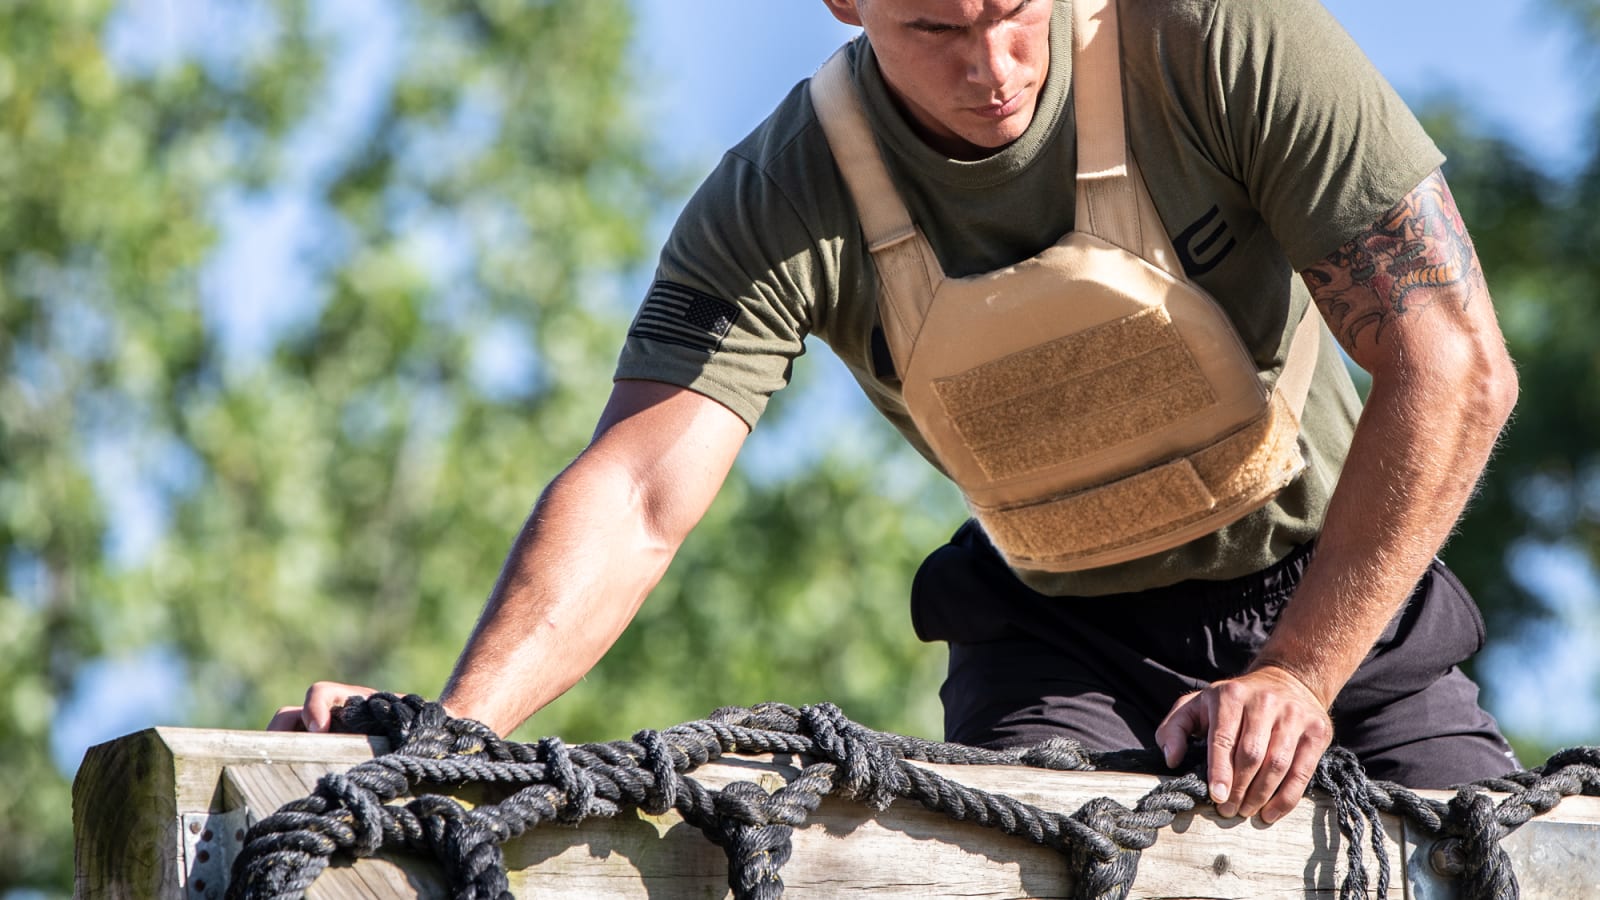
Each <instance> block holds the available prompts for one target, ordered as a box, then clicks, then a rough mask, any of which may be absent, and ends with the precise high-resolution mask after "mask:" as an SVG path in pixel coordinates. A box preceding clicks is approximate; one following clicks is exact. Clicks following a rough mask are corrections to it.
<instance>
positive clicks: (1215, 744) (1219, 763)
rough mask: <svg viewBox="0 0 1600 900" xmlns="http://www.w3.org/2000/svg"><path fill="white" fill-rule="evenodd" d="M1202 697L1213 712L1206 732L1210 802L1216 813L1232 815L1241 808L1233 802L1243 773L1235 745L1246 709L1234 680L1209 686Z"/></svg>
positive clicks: (1236, 745)
mask: <svg viewBox="0 0 1600 900" xmlns="http://www.w3.org/2000/svg"><path fill="white" fill-rule="evenodd" d="M1201 697H1202V698H1204V700H1205V702H1206V703H1207V704H1208V705H1209V706H1210V712H1211V731H1210V732H1209V733H1208V734H1207V735H1206V759H1207V766H1208V769H1209V772H1208V773H1207V782H1208V783H1209V784H1210V786H1211V801H1212V802H1213V803H1215V804H1217V812H1220V813H1222V814H1223V815H1225V816H1231V815H1233V813H1234V810H1235V809H1237V808H1238V804H1237V803H1236V802H1234V797H1235V793H1236V792H1235V790H1234V786H1235V785H1236V784H1238V782H1239V778H1240V773H1239V772H1237V771H1236V766H1237V762H1238V758H1237V756H1236V754H1235V748H1237V747H1238V746H1239V743H1240V734H1239V730H1240V728H1241V726H1242V725H1243V724H1244V708H1243V706H1242V705H1241V703H1240V702H1239V697H1238V685H1236V684H1235V683H1234V682H1231V681H1230V682H1224V683H1223V684H1222V685H1220V686H1217V687H1212V688H1208V689H1207V690H1206V692H1205V693H1204V694H1202V695H1201ZM1247 775H1248V773H1247ZM1244 780H1245V781H1248V780H1249V778H1248V777H1245V779H1244Z"/></svg>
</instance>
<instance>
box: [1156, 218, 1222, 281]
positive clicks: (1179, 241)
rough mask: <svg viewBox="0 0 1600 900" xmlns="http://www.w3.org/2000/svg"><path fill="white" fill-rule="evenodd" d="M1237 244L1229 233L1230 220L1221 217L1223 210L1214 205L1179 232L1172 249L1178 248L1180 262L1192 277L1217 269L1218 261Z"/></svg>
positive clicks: (1186, 272)
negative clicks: (1226, 220) (1228, 221)
mask: <svg viewBox="0 0 1600 900" xmlns="http://www.w3.org/2000/svg"><path fill="white" fill-rule="evenodd" d="M1236 246H1238V242H1237V241H1235V240H1234V239H1233V236H1232V235H1230V234H1228V223H1227V222H1225V221H1223V219H1222V210H1220V209H1218V208H1217V207H1216V206H1215V205H1213V206H1212V207H1211V208H1210V209H1208V210H1206V214H1205V215H1203V216H1201V217H1200V218H1199V219H1197V220H1196V221H1195V223H1194V224H1193V225H1190V226H1189V227H1188V228H1185V229H1184V230H1183V231H1181V232H1179V233H1178V237H1177V238H1176V239H1175V240H1174V241H1173V242H1172V248H1173V249H1174V250H1176V251H1178V261H1179V262H1181V263H1183V272H1184V274H1185V275H1188V276H1189V277H1190V278H1199V277H1200V276H1201V275H1204V274H1205V273H1207V272H1209V271H1211V270H1212V269H1215V268H1216V267H1217V264H1218V263H1220V262H1222V260H1223V259H1224V258H1225V257H1227V255H1228V254H1229V253H1230V252H1232V250H1233V248H1234V247H1236Z"/></svg>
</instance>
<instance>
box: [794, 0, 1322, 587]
mask: <svg viewBox="0 0 1600 900" xmlns="http://www.w3.org/2000/svg"><path fill="white" fill-rule="evenodd" d="M1073 58H1074V62H1073V81H1074V89H1073V108H1074V110H1075V113H1076V116H1077V134H1078V172H1077V207H1076V220H1075V221H1076V223H1077V226H1076V227H1077V229H1078V230H1074V231H1072V232H1069V233H1068V234H1066V235H1065V236H1064V237H1062V238H1061V240H1060V241H1058V242H1056V244H1055V245H1053V246H1051V247H1050V248H1048V249H1046V250H1045V251H1044V252H1042V253H1040V254H1039V255H1038V256H1035V257H1033V258H1032V259H1028V260H1025V261H1023V262H1021V263H1018V264H1016V265H1013V266H1009V267H1007V268H1004V269H1000V270H998V271H994V272H989V273H986V274H980V275H972V276H968V277H965V278H950V277H948V276H946V275H945V273H944V270H943V269H942V268H941V267H940V265H939V261H938V259H937V258H936V257H935V256H934V253H933V248H932V247H931V246H930V245H929V243H928V240H927V238H926V237H925V236H924V235H923V233H922V231H921V229H919V228H917V226H916V224H915V223H914V222H912V221H911V215H910V213H909V212H908V211H907V210H906V207H905V204H904V203H903V202H901V200H900V197H899V195H898V193H897V192H896V191H895V188H894V185H893V183H892V182H891V181H890V177H889V172H888V169H887V168H886V167H885V166H884V163H883V158H882V157H881V156H880V155H879V151H878V146H877V141H876V138H875V137H874V136H873V133H872V129H871V127H870V125H869V124H868V123H867V119H866V115H865V113H864V112H863V110H862V106H861V100H860V97H859V96H858V94H857V92H856V88H855V85H854V84H853V82H852V80H851V77H850V72H849V64H848V62H847V61H846V59H845V56H844V52H843V51H842V50H841V51H840V52H838V53H836V54H834V56H833V57H832V58H830V59H829V60H828V62H827V63H825V64H824V65H823V67H822V68H821V70H819V71H818V73H817V75H816V76H815V77H814V78H813V79H812V81H811V95H812V100H813V103H814V105H815V106H816V109H817V116H818V118H819V120H820V121H821V123H822V126H823V130H824V132H825V133H826V134H827V138H828V145H829V147H830V148H831V149H832V151H833V155H834V158H835V159H836V160H837V162H838V165H839V168H840V170H841V172H842V173H843V175H844V179H845V182H846V184H847V185H849V189H850V194H851V196H852V197H853V198H854V200H855V204H856V207H857V211H858V213H859V215H860V218H861V228H862V231H863V233H864V235H865V237H866V240H867V246H868V248H869V250H870V251H871V253H872V258H873V261H874V263H875V265H876V266H877V270H878V277H879V281H880V283H881V295H880V297H879V301H878V307H879V316H880V317H881V319H882V322H883V330H884V336H885V338H886V339H887V342H888V345H889V351H890V354H891V356H892V357H893V359H894V363H895V369H896V371H897V372H898V373H899V374H900V376H901V383H902V390H903V395H904V400H905V404H906V408H907V410H908V411H909V413H910V415H911V419H912V421H913V422H914V423H915V425H916V427H917V430H918V431H919V432H920V433H921V435H922V436H923V438H924V439H925V440H926V442H927V444H928V445H929V447H930V448H931V449H932V451H933V453H934V455H935V457H936V458H937V459H938V461H939V463H940V464H941V465H942V466H943V468H944V470H945V472H946V473H947V474H948V475H949V476H950V477H951V479H953V480H954V481H955V483H956V484H957V485H958V486H959V487H960V488H961V490H962V492H963V493H964V494H965V495H966V498H967V502H968V505H969V506H970V507H971V508H972V510H973V513H974V514H975V516H976V517H977V519H978V521H979V522H980V523H981V524H982V526H983V528H984V531H985V532H987V533H988V535H989V538H990V540H992V541H993V542H994V545H995V546H996V547H997V548H998V549H999V550H1000V552H1001V553H1002V554H1003V555H1004V556H1005V558H1006V560H1007V561H1008V562H1009V563H1010V564H1011V565H1012V566H1013V567H1016V568H1023V569H1034V570H1043V571H1054V572H1071V571H1076V570H1080V569H1088V568H1094V567H1097V566H1105V565H1111V564H1113V563H1119V562H1125V561H1127V560H1130V559H1136V558H1138V557H1141V556H1147V555H1149V554H1152V553H1156V552H1159V551H1162V550H1167V549H1170V548H1172V547H1176V546H1178V545H1179V544H1183V543H1185V542H1187V541H1191V540H1194V539H1195V538H1198V537H1201V536H1203V535H1206V534H1210V533H1211V532H1213V531H1216V530H1217V529H1219V528H1221V527H1222V526H1224V525H1227V524H1228V523H1230V522H1233V521H1235V520H1236V519H1239V518H1240V517H1242V516H1244V515H1246V514H1247V513H1250V512H1251V511H1253V510H1256V509H1258V508H1260V507H1261V506H1263V505H1265V504H1266V503H1267V502H1268V501H1270V500H1271V499H1272V497H1273V496H1274V495H1276V494H1277V493H1278V492H1279V491H1280V490H1282V489H1283V488H1284V487H1285V486H1286V485H1288V484H1289V483H1290V482H1291V481H1293V480H1294V479H1295V477H1296V476H1298V475H1299V474H1300V472H1301V471H1302V470H1303V469H1304V467H1305V462H1304V459H1303V457H1302V456H1301V451H1300V446H1299V440H1298V438H1299V431H1300V422H1299V420H1300V414H1301V410H1302V408H1303V407H1304V404H1305V398H1306V393H1307V391H1308V390H1309V387H1310V382H1311V375H1312V371H1313V370H1314V369H1315V367H1316V356H1317V344H1318V342H1319V340H1320V334H1319V332H1320V330H1321V328H1320V322H1319V319H1318V317H1315V316H1308V317H1307V319H1306V321H1304V323H1303V324H1304V325H1306V326H1308V327H1296V329H1295V336H1294V339H1293V340H1292V342H1291V346H1290V350H1289V354H1288V358H1287V360H1286V362H1285V365H1284V369H1283V372H1282V374H1281V376H1280V377H1279V378H1278V379H1277V381H1276V387H1275V388H1274V389H1273V390H1271V391H1270V392H1269V391H1268V390H1267V389H1266V388H1265V387H1263V385H1262V381H1261V378H1260V377H1259V375H1258V373H1257V371H1256V367H1255V364H1254V363H1253V362H1252V360H1251V357H1250V354H1249V352H1248V351H1247V350H1246V349H1245V346H1244V343H1243V341H1242V340H1241V338H1240V337H1239V334H1238V332H1237V331H1235V330H1234V328H1233V326H1232V324H1231V323H1230V322H1229V321H1228V317H1227V315H1226V314H1225V313H1224V312H1223V311H1222V309H1221V307H1220V306H1218V305H1217V303H1216V301H1215V300H1213V299H1212V298H1211V297H1210V295H1208V294H1207V293H1206V292H1205V291H1204V290H1203V289H1201V288H1200V287H1199V285H1196V284H1194V283H1193V282H1190V281H1189V280H1188V279H1187V278H1186V277H1185V276H1184V274H1183V270H1182V268H1181V266H1179V265H1178V263H1177V261H1176V259H1177V257H1176V254H1175V253H1174V252H1173V249H1172V244H1171V242H1170V240H1169V239H1168V237H1167V234H1166V231H1165V229H1164V227H1163V226H1162V224H1161V219H1160V216H1159V214H1158V213H1157V212H1156V209H1155V205H1154V203H1153V202H1152V201H1151V199H1150V192H1149V190H1148V189H1147V188H1146V187H1145V184H1144V179H1143V177H1141V176H1140V174H1139V171H1138V169H1137V167H1136V166H1135V164H1134V160H1133V158H1132V155H1131V153H1130V152H1129V150H1128V147H1127V138H1126V133H1125V131H1124V125H1123V104H1122V79H1121V58H1120V50H1119V48H1118V43H1117V8H1116V4H1115V3H1114V2H1108V0H1078V2H1074V3H1073Z"/></svg>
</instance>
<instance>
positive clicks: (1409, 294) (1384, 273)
mask: <svg viewBox="0 0 1600 900" xmlns="http://www.w3.org/2000/svg"><path fill="white" fill-rule="evenodd" d="M1302 274H1303V275H1304V277H1305V279H1306V283H1307V284H1308V285H1309V286H1310V287H1311V294H1312V296H1313V297H1315V298H1316V301H1317V304H1318V305H1319V306H1320V307H1321V308H1322V311H1323V315H1324V316H1326V317H1327V319H1328V325H1329V327H1330V328H1332V329H1333V333H1334V335H1335V336H1336V337H1338V338H1339V342H1340V343H1341V344H1343V345H1344V346H1345V348H1346V349H1347V350H1352V351H1353V350H1354V348H1355V347H1356V345H1357V340H1358V339H1359V338H1361V336H1362V335H1363V334H1365V333H1367V332H1369V331H1370V332H1371V335H1372V340H1373V342H1374V343H1381V342H1382V341H1383V338H1384V335H1385V333H1386V332H1388V331H1389V329H1390V328H1391V327H1393V326H1395V325H1397V324H1398V323H1399V321H1400V320H1401V319H1402V318H1406V317H1408V316H1409V317H1413V318H1414V317H1416V316H1419V315H1421V311H1422V310H1424V309H1427V308H1428V307H1430V306H1434V305H1436V304H1456V305H1458V306H1459V308H1460V309H1463V310H1464V309H1466V308H1467V306H1468V304H1469V303H1471V302H1472V301H1473V300H1474V299H1475V298H1477V297H1479V296H1485V297H1486V296H1487V294H1488V286H1487V285H1486V284H1485V283H1484V280H1483V270H1482V268H1481V267H1480V266H1479V264H1478V257H1477V253H1476V252H1475V251H1474V250H1473V248H1472V239H1471V238H1469V237H1468V236H1467V227H1466V225H1465V224H1463V223H1462V221H1461V213H1460V211H1459V210H1457V209H1456V201H1455V198H1454V197H1452V196H1451V195H1450V188H1449V187H1448V186H1446V184H1445V182H1444V176H1443V175H1441V174H1440V173H1439V172H1437V171H1435V172H1434V173H1433V174H1432V175H1429V176H1428V177H1427V178H1425V179H1423V181H1422V183H1421V184H1419V185H1417V187H1416V189H1414V190H1413V191H1412V192H1411V193H1409V194H1407V195H1406V197H1405V199H1404V200H1401V201H1400V203H1399V205H1397V206H1395V208H1394V209H1391V210H1389V212H1388V213H1386V214H1384V216H1383V217H1382V218H1380V219H1379V220H1378V221H1377V222H1375V223H1373V225H1372V227H1370V228H1368V229H1366V230H1365V231H1363V232H1361V233H1360V234H1358V235H1356V236H1355V237H1354V238H1352V239H1351V240H1350V241H1349V242H1348V243H1346V244H1345V245H1344V246H1342V247H1340V248H1339V249H1337V250H1335V251H1333V252H1332V253H1330V254H1328V257H1327V258H1326V259H1325V260H1323V261H1322V262H1320V263H1317V264H1316V265H1314V266H1312V267H1311V268H1309V269H1306V270H1305V272H1303V273H1302Z"/></svg>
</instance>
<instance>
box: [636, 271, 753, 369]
mask: <svg viewBox="0 0 1600 900" xmlns="http://www.w3.org/2000/svg"><path fill="white" fill-rule="evenodd" d="M738 317H739V308H738V307H737V306H734V305H733V304H732V303H728V302H727V301H725V300H718V299H717V298H715V297H713V296H711V295H709V294H702V293H700V292H699V291H697V290H695V289H693V288H688V287H684V286H683V285H681V284H673V283H672V282H670V281H658V282H656V283H655V284H653V285H651V286H650V293H649V294H648V295H646V296H645V298H644V305H643V306H641V307H640V308H639V315H637V316H635V317H634V320H633V327H632V328H630V329H629V330H628V334H629V335H630V336H632V337H637V338H649V339H650V340H652V341H662V342H664V343H668V344H678V345H680V346H684V347H692V348H694V349H695V350H704V351H705V352H707V353H715V352H716V351H717V348H719V347H721V346H722V339H723V338H725V337H727V336H728V332H729V331H732V330H733V322H734V320H735V319H737V318H738Z"/></svg>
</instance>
